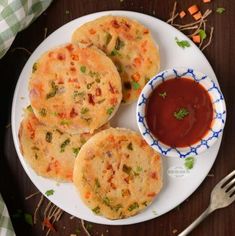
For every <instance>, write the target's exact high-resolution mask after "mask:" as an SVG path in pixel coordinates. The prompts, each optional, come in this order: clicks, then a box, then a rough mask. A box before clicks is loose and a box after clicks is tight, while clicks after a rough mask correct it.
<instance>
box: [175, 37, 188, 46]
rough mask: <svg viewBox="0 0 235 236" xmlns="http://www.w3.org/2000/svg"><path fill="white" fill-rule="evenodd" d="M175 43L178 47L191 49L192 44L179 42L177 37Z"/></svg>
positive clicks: (184, 41) (183, 41) (185, 41)
mask: <svg viewBox="0 0 235 236" xmlns="http://www.w3.org/2000/svg"><path fill="white" fill-rule="evenodd" d="M175 41H176V43H177V45H178V46H179V47H181V48H188V47H190V43H189V41H187V40H179V39H178V38H177V37H175Z"/></svg>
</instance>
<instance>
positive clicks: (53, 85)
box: [46, 81, 58, 99]
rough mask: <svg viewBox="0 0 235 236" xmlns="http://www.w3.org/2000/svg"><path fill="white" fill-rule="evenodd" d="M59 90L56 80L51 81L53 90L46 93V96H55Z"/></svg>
mask: <svg viewBox="0 0 235 236" xmlns="http://www.w3.org/2000/svg"><path fill="white" fill-rule="evenodd" d="M57 91H58V86H57V85H56V84H55V82H54V81H51V91H50V92H49V93H48V94H47V95H46V98H47V99H49V98H52V97H54V96H55V95H56V93H57Z"/></svg>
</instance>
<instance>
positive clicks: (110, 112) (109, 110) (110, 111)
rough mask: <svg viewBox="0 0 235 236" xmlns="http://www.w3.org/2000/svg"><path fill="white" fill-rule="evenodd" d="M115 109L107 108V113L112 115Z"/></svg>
mask: <svg viewBox="0 0 235 236" xmlns="http://www.w3.org/2000/svg"><path fill="white" fill-rule="evenodd" d="M113 111H114V107H110V108H109V109H108V110H107V114H108V115H111V114H112V113H113Z"/></svg>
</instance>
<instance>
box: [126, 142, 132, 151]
mask: <svg viewBox="0 0 235 236" xmlns="http://www.w3.org/2000/svg"><path fill="white" fill-rule="evenodd" d="M127 149H129V150H131V151H132V150H133V145H132V142H130V143H129V144H128V145H127Z"/></svg>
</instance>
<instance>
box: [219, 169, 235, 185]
mask: <svg viewBox="0 0 235 236" xmlns="http://www.w3.org/2000/svg"><path fill="white" fill-rule="evenodd" d="M233 175H235V170H233V171H232V172H231V173H229V174H228V175H227V176H225V177H224V178H223V179H222V180H220V182H219V183H218V184H217V185H216V187H221V186H222V185H223V184H224V183H226V181H228V180H229V179H230V178H231V177H232V176H233Z"/></svg>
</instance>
